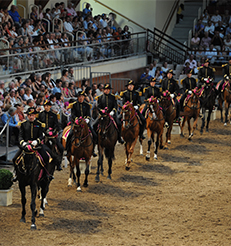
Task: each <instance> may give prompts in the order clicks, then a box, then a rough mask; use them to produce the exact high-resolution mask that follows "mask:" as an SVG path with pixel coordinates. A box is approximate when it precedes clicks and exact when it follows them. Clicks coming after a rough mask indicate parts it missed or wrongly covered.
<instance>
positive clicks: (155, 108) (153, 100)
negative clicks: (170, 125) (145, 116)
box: [147, 96, 164, 121]
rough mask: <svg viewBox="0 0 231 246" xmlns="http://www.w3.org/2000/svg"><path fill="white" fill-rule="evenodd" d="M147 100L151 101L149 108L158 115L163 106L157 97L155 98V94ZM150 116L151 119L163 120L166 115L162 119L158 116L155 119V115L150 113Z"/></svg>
mask: <svg viewBox="0 0 231 246" xmlns="http://www.w3.org/2000/svg"><path fill="white" fill-rule="evenodd" d="M147 101H148V103H149V110H150V112H151V113H152V114H153V113H155V114H156V115H158V113H159V111H160V110H161V109H162V108H161V107H160V105H159V104H158V101H157V99H156V98H154V97H153V96H151V97H150V98H149V99H148V100H147ZM149 118H150V119H151V120H154V121H161V120H163V119H164V117H163V118H162V119H158V118H157V119H154V118H153V116H152V117H151V116H150V115H149Z"/></svg>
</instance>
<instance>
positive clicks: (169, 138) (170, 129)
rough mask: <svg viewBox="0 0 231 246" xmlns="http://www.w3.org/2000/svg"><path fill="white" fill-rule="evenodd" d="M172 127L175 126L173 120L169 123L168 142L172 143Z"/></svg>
mask: <svg viewBox="0 0 231 246" xmlns="http://www.w3.org/2000/svg"><path fill="white" fill-rule="evenodd" d="M172 127H173V121H172V122H171V124H170V125H169V128H168V130H169V131H168V144H171V132H172Z"/></svg>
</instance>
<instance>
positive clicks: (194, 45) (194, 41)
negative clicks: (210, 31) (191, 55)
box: [191, 33, 200, 50]
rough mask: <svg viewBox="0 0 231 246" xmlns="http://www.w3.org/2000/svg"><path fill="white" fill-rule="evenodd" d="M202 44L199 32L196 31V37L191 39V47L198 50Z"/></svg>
mask: <svg viewBox="0 0 231 246" xmlns="http://www.w3.org/2000/svg"><path fill="white" fill-rule="evenodd" d="M199 44H200V38H199V37H198V35H197V33H195V35H194V37H192V39H191V48H192V49H193V50H197V49H198V47H199Z"/></svg>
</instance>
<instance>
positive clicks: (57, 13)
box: [53, 3, 61, 19]
mask: <svg viewBox="0 0 231 246" xmlns="http://www.w3.org/2000/svg"><path fill="white" fill-rule="evenodd" d="M60 14H61V10H60V4H59V3H56V4H55V11H54V16H55V17H57V18H59V15H60ZM55 17H53V19H54V18H55Z"/></svg>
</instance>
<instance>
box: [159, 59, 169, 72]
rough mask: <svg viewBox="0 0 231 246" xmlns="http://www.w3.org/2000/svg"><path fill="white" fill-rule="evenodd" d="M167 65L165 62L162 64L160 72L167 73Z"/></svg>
mask: <svg viewBox="0 0 231 246" xmlns="http://www.w3.org/2000/svg"><path fill="white" fill-rule="evenodd" d="M168 69H169V68H168V63H167V62H166V61H165V62H164V63H163V66H162V68H161V71H162V72H164V73H165V74H166V73H167V71H168Z"/></svg>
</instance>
